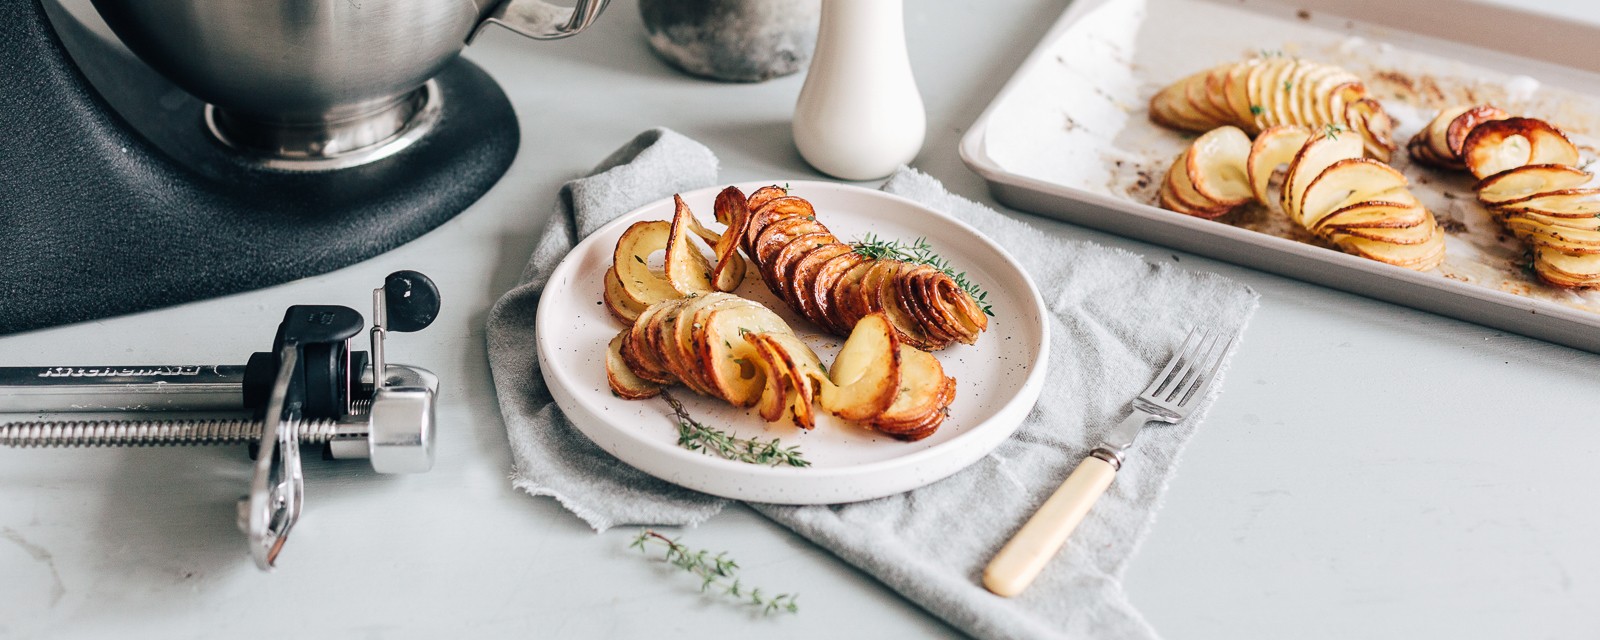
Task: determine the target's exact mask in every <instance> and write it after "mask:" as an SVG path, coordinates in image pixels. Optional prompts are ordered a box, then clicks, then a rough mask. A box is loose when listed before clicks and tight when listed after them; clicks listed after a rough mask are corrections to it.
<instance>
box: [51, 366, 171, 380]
mask: <svg viewBox="0 0 1600 640" xmlns="http://www.w3.org/2000/svg"><path fill="white" fill-rule="evenodd" d="M201 369H202V367H199V366H186V367H147V368H138V369H136V368H133V367H50V368H48V369H45V370H44V371H42V372H40V373H39V377H41V378H120V377H125V376H138V377H146V378H148V377H158V378H159V377H178V376H197V375H200V370H201Z"/></svg>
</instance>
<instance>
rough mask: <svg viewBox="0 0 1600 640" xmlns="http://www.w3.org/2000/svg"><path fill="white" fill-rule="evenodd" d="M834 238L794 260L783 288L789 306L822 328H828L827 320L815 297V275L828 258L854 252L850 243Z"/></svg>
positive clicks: (831, 258) (819, 271)
mask: <svg viewBox="0 0 1600 640" xmlns="http://www.w3.org/2000/svg"><path fill="white" fill-rule="evenodd" d="M835 240H836V241H835V242H833V243H830V244H826V245H822V246H819V247H817V248H815V249H812V250H811V251H809V252H807V253H806V255H805V256H803V257H801V258H800V259H799V260H796V261H794V263H793V264H792V265H791V266H790V267H789V286H788V287H786V288H785V291H786V292H787V294H788V295H787V299H788V300H789V304H790V306H791V307H793V308H794V309H795V310H796V311H799V312H800V315H802V316H805V317H806V319H807V320H810V321H812V322H814V323H816V324H818V325H821V326H823V327H824V328H828V321H827V317H826V315H824V314H823V312H822V309H821V304H820V301H819V300H818V299H817V297H816V293H817V292H816V285H817V276H818V275H819V274H820V273H821V271H822V267H823V266H824V265H826V264H827V263H828V262H829V261H830V260H833V259H834V258H837V257H839V256H842V255H844V254H847V253H855V250H854V249H852V248H851V247H850V245H847V244H844V243H842V242H838V241H837V239H835Z"/></svg>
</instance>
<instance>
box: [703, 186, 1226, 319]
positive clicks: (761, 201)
mask: <svg viewBox="0 0 1600 640" xmlns="http://www.w3.org/2000/svg"><path fill="white" fill-rule="evenodd" d="M1206 177H1207V178H1210V176H1206ZM1207 188H1210V189H1225V188H1228V186H1227V185H1223V184H1211V183H1208V184H1207ZM1197 197H1198V196H1197ZM741 201H743V202H744V208H745V211H739V208H738V204H739V203H740V202H741ZM717 203H718V204H717V219H718V220H721V221H724V222H725V223H726V224H728V231H727V232H726V233H725V234H724V237H725V238H726V237H728V236H734V237H738V238H740V239H741V241H740V248H742V249H743V250H744V253H745V255H747V256H749V257H750V261H751V262H753V263H754V264H755V266H756V272H757V273H759V274H760V275H761V280H762V281H763V282H765V283H766V285H767V289H768V290H770V291H772V293H773V294H774V295H776V296H778V297H779V298H782V299H783V301H784V303H785V304H786V305H787V306H788V307H789V308H790V309H793V310H794V311H795V312H796V313H799V314H800V315H802V316H804V317H805V318H806V319H807V320H810V321H812V322H813V323H816V324H817V325H818V326H820V327H822V328H824V329H826V330H828V331H829V332H830V333H834V334H836V335H846V334H848V333H849V332H850V331H851V330H852V328H853V327H855V326H856V323H857V322H859V321H860V320H861V319H862V318H863V317H865V316H867V315H868V314H871V313H874V312H878V311H882V312H884V313H885V314H887V316H888V318H889V321H890V323H891V325H892V326H893V328H894V330H895V332H896V333H897V334H898V337H899V339H900V340H902V341H904V342H905V343H907V344H908V345H911V346H913V347H916V348H918V349H927V350H937V349H943V348H945V347H948V346H950V345H952V344H954V343H957V342H960V343H964V344H974V343H976V342H977V340H978V334H980V333H982V332H983V331H985V330H986V329H987V328H988V326H989V320H988V317H987V315H986V313H985V312H984V310H983V308H982V307H980V306H979V305H978V303H977V301H975V300H973V299H972V297H971V296H970V295H968V294H967V292H966V291H965V290H964V289H962V288H961V286H959V285H958V284H957V283H956V281H955V279H954V278H952V277H951V276H949V275H947V274H945V273H944V272H943V271H940V270H938V269H932V268H928V267H926V266H925V265H924V266H923V268H917V265H912V264H909V263H905V262H901V261H898V260H890V259H876V258H869V257H866V256H862V255H860V254H858V253H856V251H855V249H854V247H852V246H851V245H849V244H846V243H844V242H841V241H840V240H839V238H838V237H836V236H834V235H833V234H832V233H831V232H829V231H828V228H827V227H826V226H824V225H823V224H822V223H821V222H820V221H818V219H817V211H816V209H815V208H814V207H812V205H811V203H810V202H809V201H807V200H805V199H804V198H798V197H795V196H792V195H788V191H787V190H786V189H783V188H780V187H776V186H768V187H762V188H761V189H758V190H756V191H755V192H754V193H752V194H750V196H749V197H748V198H745V196H744V195H743V194H742V193H739V190H738V189H736V188H734V187H728V188H727V189H726V190H724V191H723V193H722V194H719V195H718V196H717ZM719 251H732V247H728V246H726V245H719ZM719 257H720V256H719Z"/></svg>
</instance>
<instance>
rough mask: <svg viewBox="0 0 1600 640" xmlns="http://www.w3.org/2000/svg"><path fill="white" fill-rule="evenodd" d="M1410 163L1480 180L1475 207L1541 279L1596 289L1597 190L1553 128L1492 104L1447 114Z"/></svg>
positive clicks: (1431, 127) (1599, 252)
mask: <svg viewBox="0 0 1600 640" xmlns="http://www.w3.org/2000/svg"><path fill="white" fill-rule="evenodd" d="M1406 148H1407V150H1409V151H1410V152H1411V155H1412V157H1413V158H1415V159H1416V160H1418V161H1419V162H1424V163H1427V164H1431V165H1434V166H1437V167H1441V168H1446V169H1457V170H1461V169H1465V170H1467V171H1470V172H1471V173H1472V175H1473V176H1474V177H1476V178H1478V183H1477V184H1476V185H1474V187H1473V189H1474V190H1475V191H1477V194H1478V200H1479V201H1480V202H1482V203H1483V204H1484V205H1485V206H1487V207H1489V210H1490V211H1491V212H1492V213H1493V214H1494V216H1495V218H1496V219H1497V220H1499V221H1500V222H1501V224H1504V225H1505V227H1506V228H1507V229H1509V230H1510V231H1511V232H1512V233H1513V234H1514V235H1516V237H1517V238H1518V239H1520V240H1522V241H1523V242H1525V243H1527V244H1528V245H1529V248H1530V253H1531V254H1532V266H1533V271H1534V273H1535V274H1537V275H1538V276H1539V278H1540V279H1541V280H1544V281H1545V282H1548V283H1550V284H1553V285H1556V286H1559V287H1567V288H1575V289H1591V288H1600V218H1597V217H1596V216H1600V189H1596V188H1592V187H1588V186H1585V185H1589V184H1590V183H1592V182H1593V181H1594V176H1593V175H1592V174H1590V173H1589V172H1588V171H1585V170H1583V169H1581V168H1579V167H1578V165H1579V163H1581V162H1582V158H1581V155H1580V154H1579V152H1578V147H1577V146H1576V145H1574V144H1572V141H1571V140H1569V139H1568V138H1567V136H1566V134H1565V133H1564V132H1562V131H1561V130H1560V129H1558V128H1556V127H1555V126H1554V125H1552V124H1550V123H1548V122H1545V121H1544V120H1538V119H1533V118H1516V117H1511V116H1510V115H1508V114H1506V113H1505V112H1504V111H1501V110H1500V109H1497V108H1495V107H1493V106H1490V105H1473V106H1461V107H1452V108H1449V109H1444V110H1442V111H1440V112H1439V115H1438V116H1436V117H1434V119H1433V121H1431V122H1429V123H1428V126H1426V127H1424V128H1423V129H1422V131H1420V132H1418V133H1417V135H1416V137H1414V138H1412V139H1411V141H1410V142H1409V143H1407V145H1406Z"/></svg>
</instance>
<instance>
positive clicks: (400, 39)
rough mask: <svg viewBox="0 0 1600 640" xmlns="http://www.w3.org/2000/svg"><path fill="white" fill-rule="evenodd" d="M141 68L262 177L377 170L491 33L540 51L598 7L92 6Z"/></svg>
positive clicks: (340, 0) (221, 0)
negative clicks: (449, 70)
mask: <svg viewBox="0 0 1600 640" xmlns="http://www.w3.org/2000/svg"><path fill="white" fill-rule="evenodd" d="M93 1H94V5H95V8H96V9H98V10H99V12H100V15H101V16H103V17H104V18H105V21H106V23H107V24H108V25H110V26H111V29H112V30H113V31H115V32H116V34H117V36H118V37H119V38H121V39H122V41H123V42H124V43H125V44H127V45H128V48H130V49H132V50H133V52H134V53H136V54H137V55H138V56H139V57H140V59H142V60H144V61H145V62H146V63H147V64H149V65H150V66H151V67H153V68H155V69H156V70H157V71H159V72H160V73H161V74H162V75H164V76H166V77H167V78H168V79H169V80H171V81H172V82H173V83H174V84H176V85H178V86H179V87H182V88H183V89H184V90H185V91H188V92H189V93H192V94H194V95H195V96H196V97H198V98H200V99H201V100H204V101H205V102H206V103H207V104H208V107H207V109H206V124H207V126H208V127H209V128H210V130H211V132H212V133H213V134H214V135H215V136H216V137H217V138H218V139H219V140H220V141H222V142H223V143H224V144H227V145H229V146H232V147H234V148H236V149H238V150H239V151H241V152H242V153H244V154H245V155H247V156H248V157H251V158H253V159H255V160H256V161H258V162H259V163H260V164H262V165H264V166H270V167H274V168H279V169H286V170H313V171H320V170H330V169H339V168H345V167H350V166H356V165H360V164H365V163H367V162H372V161H374V160H377V159H380V158H383V157H387V156H389V155H392V154H394V153H395V152H397V151H399V150H400V149H403V148H405V147H406V146H408V145H409V144H411V143H412V142H414V141H415V140H417V139H418V138H420V137H421V136H422V135H424V134H425V133H426V132H427V130H428V128H429V127H431V126H432V124H433V123H434V122H436V121H437V120H438V117H439V110H440V106H441V105H440V103H439V102H440V97H439V95H438V91H437V90H436V89H435V88H434V87H433V86H432V84H431V83H430V82H429V78H432V77H433V76H434V74H437V73H438V72H439V71H440V70H441V69H443V68H444V66H445V65H446V64H449V63H450V62H451V61H452V60H454V59H455V57H456V56H457V55H459V54H460V53H461V49H462V48H463V47H465V46H466V45H467V44H469V43H470V42H471V41H472V39H473V38H474V37H475V36H476V35H477V33H478V32H479V31H480V30H482V29H483V27H484V26H486V25H487V24H489V23H496V24H501V25H504V26H506V27H508V28H510V29H512V30H513V31H516V32H518V33H521V34H523V35H525V36H528V37H530V38H535V39H540V40H550V39H557V38H564V37H567V36H570V35H573V34H576V33H578V32H579V31H582V30H583V29H584V28H586V27H588V26H589V25H590V24H591V23H593V21H594V20H595V18H597V17H598V16H599V15H600V13H601V12H602V11H604V10H605V6H606V4H607V2H608V0H577V2H576V4H575V6H573V7H572V8H563V7H557V6H554V5H551V4H548V3H545V2H542V1H540V0H93Z"/></svg>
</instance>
